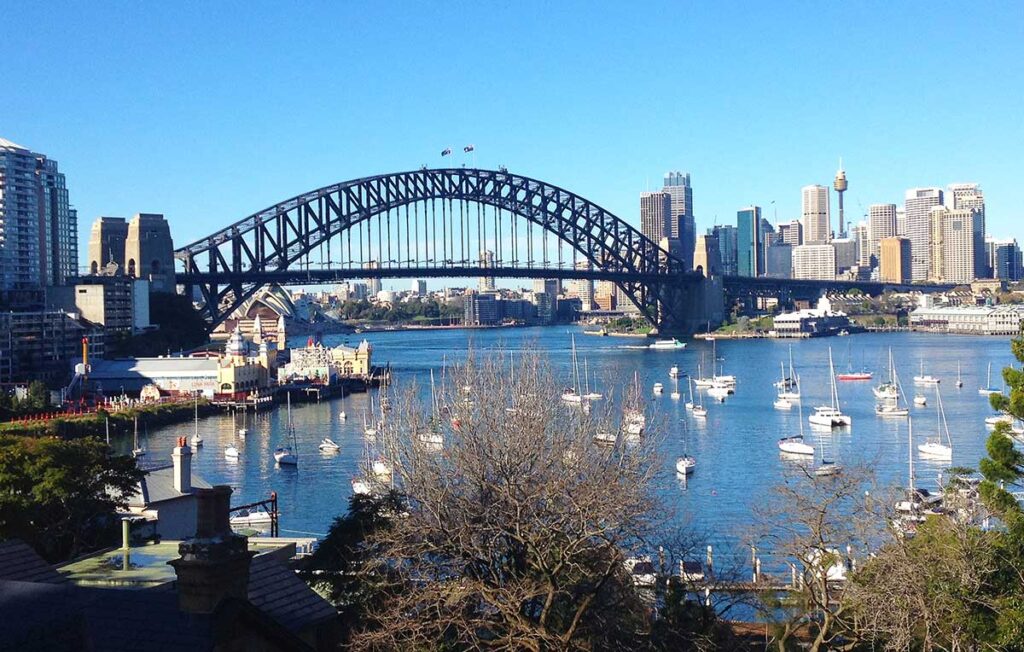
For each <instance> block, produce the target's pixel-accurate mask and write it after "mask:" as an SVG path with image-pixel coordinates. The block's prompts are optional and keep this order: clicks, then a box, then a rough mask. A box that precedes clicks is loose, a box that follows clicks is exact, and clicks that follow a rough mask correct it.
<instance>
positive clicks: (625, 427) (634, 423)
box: [622, 371, 647, 438]
mask: <svg viewBox="0 0 1024 652" xmlns="http://www.w3.org/2000/svg"><path fill="white" fill-rule="evenodd" d="M633 386H634V387H633V400H635V401H638V402H639V401H640V397H641V393H640V375H639V374H638V373H637V372H635V371H634V372H633ZM646 425H647V417H646V416H645V415H644V411H643V404H642V403H641V404H640V405H639V406H627V407H626V408H625V409H624V410H623V411H622V431H623V432H624V433H625V434H626V435H627V436H628V437H631V438H636V437H639V436H640V435H642V434H643V432H644V427H645V426H646Z"/></svg>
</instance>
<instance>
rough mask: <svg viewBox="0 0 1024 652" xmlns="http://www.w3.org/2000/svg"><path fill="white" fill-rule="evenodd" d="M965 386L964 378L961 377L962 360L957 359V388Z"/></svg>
mask: <svg viewBox="0 0 1024 652" xmlns="http://www.w3.org/2000/svg"><path fill="white" fill-rule="evenodd" d="M963 386H964V379H963V378H961V377H960V361H959V360H957V361H956V388H957V389H960V388H961V387H963Z"/></svg>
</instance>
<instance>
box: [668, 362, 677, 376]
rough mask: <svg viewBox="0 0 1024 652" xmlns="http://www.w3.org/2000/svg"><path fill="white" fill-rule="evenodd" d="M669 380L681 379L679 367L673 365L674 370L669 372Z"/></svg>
mask: <svg viewBox="0 0 1024 652" xmlns="http://www.w3.org/2000/svg"><path fill="white" fill-rule="evenodd" d="M668 377H669V378H679V367H678V365H672V368H671V369H669V370H668Z"/></svg>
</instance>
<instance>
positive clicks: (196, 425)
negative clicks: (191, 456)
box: [194, 392, 199, 437]
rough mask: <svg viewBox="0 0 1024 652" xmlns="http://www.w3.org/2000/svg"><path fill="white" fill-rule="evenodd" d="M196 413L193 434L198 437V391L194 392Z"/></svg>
mask: <svg viewBox="0 0 1024 652" xmlns="http://www.w3.org/2000/svg"><path fill="white" fill-rule="evenodd" d="M195 410H196V414H195V432H194V436H195V437H199V392H196V408H195Z"/></svg>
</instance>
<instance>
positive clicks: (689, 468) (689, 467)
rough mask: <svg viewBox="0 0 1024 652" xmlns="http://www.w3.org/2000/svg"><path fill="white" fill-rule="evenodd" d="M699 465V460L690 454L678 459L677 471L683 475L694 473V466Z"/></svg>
mask: <svg viewBox="0 0 1024 652" xmlns="http://www.w3.org/2000/svg"><path fill="white" fill-rule="evenodd" d="M695 466H697V460H695V459H694V458H692V457H690V456H688V455H687V456H683V457H680V458H679V459H677V460H676V473H679V474H681V475H689V474H691V473H693V469H694V467H695Z"/></svg>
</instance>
